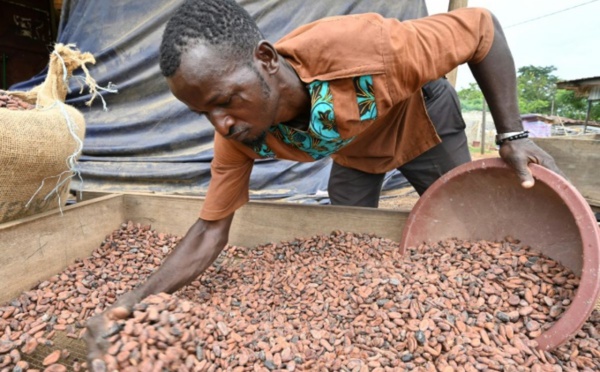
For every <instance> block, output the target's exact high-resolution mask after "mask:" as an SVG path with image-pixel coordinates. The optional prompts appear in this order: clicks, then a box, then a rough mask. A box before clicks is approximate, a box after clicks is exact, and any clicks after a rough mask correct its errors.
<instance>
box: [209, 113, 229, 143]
mask: <svg viewBox="0 0 600 372" xmlns="http://www.w3.org/2000/svg"><path fill="white" fill-rule="evenodd" d="M208 119H209V120H210V122H211V123H212V125H213V126H214V127H215V130H216V131H217V132H219V134H220V135H222V136H224V137H226V136H228V135H229V134H231V131H232V128H233V126H234V124H235V120H234V119H233V117H231V115H227V113H225V112H219V111H216V112H211V113H209V115H208Z"/></svg>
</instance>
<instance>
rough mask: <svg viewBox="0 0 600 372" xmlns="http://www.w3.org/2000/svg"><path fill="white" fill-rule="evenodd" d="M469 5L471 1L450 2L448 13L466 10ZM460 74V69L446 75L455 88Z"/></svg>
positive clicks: (453, 0)
mask: <svg viewBox="0 0 600 372" xmlns="http://www.w3.org/2000/svg"><path fill="white" fill-rule="evenodd" d="M468 5H469V0H450V1H449V2H448V11H451V10H454V9H458V8H466V7H467V6H468ZM457 74H458V68H455V69H454V70H452V71H450V72H449V73H448V74H446V78H447V79H448V81H449V82H450V84H452V86H453V87H456V76H457Z"/></svg>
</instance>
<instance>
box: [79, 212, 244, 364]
mask: <svg viewBox="0 0 600 372" xmlns="http://www.w3.org/2000/svg"><path fill="white" fill-rule="evenodd" d="M232 220H233V213H232V214H231V215H229V216H228V217H226V218H223V219H221V220H217V221H205V220H202V219H198V221H196V223H195V224H194V225H193V226H192V227H191V228H190V229H189V230H188V232H187V233H186V235H185V236H184V238H183V239H182V240H181V242H179V244H178V245H177V247H175V249H174V250H173V251H172V252H171V254H170V255H169V256H168V257H167V258H166V259H165V261H164V262H163V263H162V265H161V266H160V267H159V268H158V269H157V270H156V272H154V273H153V274H152V275H151V276H150V278H148V280H147V281H146V282H145V283H143V284H142V285H140V286H139V287H137V288H136V289H134V290H133V291H131V292H129V293H127V294H125V295H123V296H122V297H120V298H119V299H118V300H117V301H116V302H115V304H113V305H112V306H111V307H110V308H108V309H107V310H106V311H104V312H103V313H102V314H100V315H96V316H94V317H92V318H90V319H89V320H88V322H87V329H86V333H85V341H86V343H87V347H88V369H89V370H91V371H102V370H106V366H105V365H104V362H103V361H102V356H103V355H104V353H105V352H106V348H107V343H106V337H107V336H108V335H110V333H111V332H112V331H114V330H113V329H111V326H110V325H111V322H113V321H115V320H118V319H124V318H127V317H128V316H129V315H130V314H131V312H132V310H133V307H134V306H135V305H136V304H137V303H138V302H140V301H142V300H143V299H144V298H146V297H147V296H149V295H151V294H157V293H161V292H166V293H173V292H175V291H177V290H178V289H180V288H181V287H183V286H185V285H186V284H189V283H190V282H192V281H193V280H194V279H196V278H197V277H198V276H199V275H200V274H202V273H203V272H204V271H205V270H206V269H207V268H208V267H210V265H212V263H213V262H214V261H215V260H216V259H217V257H218V256H219V254H220V253H221V251H222V250H223V248H225V245H226V244H227V240H228V237H229V228H230V227H231V221H232Z"/></svg>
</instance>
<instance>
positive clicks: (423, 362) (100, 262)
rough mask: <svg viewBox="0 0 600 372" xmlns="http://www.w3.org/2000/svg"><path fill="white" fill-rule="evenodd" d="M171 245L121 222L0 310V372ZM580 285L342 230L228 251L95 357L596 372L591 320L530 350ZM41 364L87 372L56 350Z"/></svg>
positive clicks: (245, 367) (509, 248)
mask: <svg viewBox="0 0 600 372" xmlns="http://www.w3.org/2000/svg"><path fill="white" fill-rule="evenodd" d="M179 239H180V238H179V237H176V236H171V235H165V234H160V233H157V232H156V231H153V230H152V229H151V228H150V226H143V225H140V224H134V223H131V222H129V223H127V224H123V225H122V226H121V229H119V230H117V231H115V232H113V233H112V234H111V235H110V236H108V237H107V239H106V240H105V241H104V242H103V243H102V244H101V246H100V247H99V248H98V249H97V250H96V251H94V253H93V254H92V256H91V257H89V258H86V259H84V260H80V261H78V262H76V263H75V264H73V265H71V266H70V267H68V268H67V269H66V270H65V271H64V272H63V273H61V274H59V275H56V276H54V277H52V278H49V279H48V280H47V281H44V282H42V283H40V284H39V285H38V286H36V287H35V288H34V289H32V290H30V291H27V292H24V293H23V294H22V295H21V296H20V297H18V298H17V299H15V300H13V301H12V302H11V303H10V304H8V306H4V307H0V371H2V372H3V371H4V370H6V371H13V370H15V368H21V370H26V366H24V365H23V364H21V365H20V367H19V366H18V365H17V363H20V362H22V360H21V359H22V358H21V354H23V353H24V354H29V353H32V352H33V351H34V350H35V346H36V345H39V344H44V345H48V344H51V343H52V337H53V335H54V334H55V332H57V331H63V332H66V333H67V335H68V336H69V337H73V338H78V337H80V336H81V335H82V332H83V330H84V324H85V321H86V319H87V318H89V317H90V316H92V315H94V314H97V313H100V312H101V311H102V310H103V309H104V308H106V307H107V306H110V304H111V303H113V302H114V300H115V299H116V298H117V297H118V296H120V295H121V294H123V293H125V292H127V291H129V290H131V289H132V288H133V287H134V286H136V285H137V284H139V283H140V282H142V281H144V280H145V278H146V277H147V276H148V275H149V274H151V272H152V271H154V270H155V269H156V268H157V267H158V266H159V265H160V263H161V262H162V260H163V259H164V257H165V255H166V254H168V253H169V252H170V250H171V249H173V248H174V247H175V246H176V244H177V242H178V241H179ZM577 286H578V278H577V277H576V276H575V275H573V274H572V273H571V272H570V271H569V270H567V269H565V268H564V267H562V266H561V265H559V264H557V263H556V262H554V261H552V260H550V259H548V258H546V257H543V256H542V255H540V254H539V253H537V252H535V251H532V250H530V249H529V248H528V247H523V246H520V245H519V244H518V241H515V240H513V239H511V238H507V239H506V240H505V241H503V242H486V241H471V242H467V241H458V240H448V241H445V242H440V243H439V244H434V245H431V246H427V245H421V246H419V247H417V248H416V249H413V250H411V251H409V252H406V254H405V255H404V256H401V255H400V252H399V249H398V245H397V243H395V242H392V241H390V240H387V239H382V238H379V237H376V236H373V235H368V234H354V233H347V232H340V231H335V232H332V233H331V234H330V235H319V236H313V237H308V238H304V239H297V240H293V241H289V242H279V243H272V244H265V245H261V246H257V247H253V248H247V247H240V246H228V247H227V248H226V250H225V251H224V252H223V253H222V255H221V256H220V257H219V259H218V260H217V262H216V263H215V264H214V265H213V266H212V267H211V268H210V269H209V270H207V271H206V272H205V273H204V274H203V275H201V276H200V277H199V278H198V279H197V280H196V281H194V282H192V283H191V284H190V285H188V286H186V287H184V288H183V289H182V290H180V291H178V292H176V293H174V294H173V295H167V294H159V295H155V296H150V297H148V298H147V299H145V300H144V301H143V302H142V303H140V304H138V305H137V306H136V307H135V309H134V312H133V314H132V317H131V318H129V319H127V320H122V321H119V322H117V324H116V326H118V327H119V328H118V329H120V331H119V332H118V333H117V334H115V335H114V336H112V337H110V338H109V340H108V341H109V342H110V347H109V349H108V350H107V354H106V356H105V360H106V362H107V364H108V367H109V370H113V369H116V370H120V371H136V370H149V371H152V370H156V371H161V370H170V371H272V370H280V371H281V370H283V371H286V370H287V371H294V370H315V371H325V370H328V371H401V370H422V371H448V372H449V371H481V370H503V371H530V370H531V371H594V370H598V369H599V368H600V345H599V343H600V332H599V331H600V328H599V327H600V314H599V313H598V312H597V311H595V312H594V313H592V316H591V317H590V319H589V320H588V321H587V322H586V323H585V324H584V326H583V327H582V329H581V331H580V332H578V333H577V334H576V335H575V336H574V337H573V339H572V340H570V341H569V342H568V343H567V344H565V345H563V346H561V347H560V348H558V349H557V350H555V351H553V352H540V351H539V350H537V348H536V343H535V341H534V338H535V337H537V336H539V335H540V334H541V333H542V332H543V331H544V330H545V329H548V328H549V327H550V326H551V325H552V324H553V323H554V322H555V321H556V320H557V319H558V318H560V316H561V315H562V313H563V311H564V310H565V309H566V308H567V307H568V306H569V305H570V299H571V298H572V297H573V296H574V293H575V291H576V290H577ZM45 364H46V366H47V368H48V370H60V369H57V368H61V367H63V365H64V366H69V367H72V368H73V370H80V369H83V368H85V362H84V361H81V360H71V359H70V357H69V353H68V351H67V350H58V351H55V352H54V354H53V355H48V356H47V361H45ZM3 368H4V369H3ZM52 368H54V369H52Z"/></svg>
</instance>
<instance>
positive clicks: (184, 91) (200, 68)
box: [160, 0, 279, 145]
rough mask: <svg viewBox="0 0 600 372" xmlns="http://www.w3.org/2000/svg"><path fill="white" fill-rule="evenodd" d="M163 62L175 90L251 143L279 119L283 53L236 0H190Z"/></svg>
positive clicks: (221, 128)
mask: <svg viewBox="0 0 600 372" xmlns="http://www.w3.org/2000/svg"><path fill="white" fill-rule="evenodd" d="M160 68H161V71H162V73H163V75H164V76H165V77H166V78H167V82H168V84H169V88H170V89H171V91H172V92H173V94H174V95H175V96H176V97H177V98H178V99H179V100H180V101H182V102H183V103H185V104H186V105H187V106H188V107H189V108H190V109H191V110H192V111H195V112H198V113H201V114H204V115H206V116H207V118H208V119H209V120H210V122H211V123H212V124H213V126H214V127H215V129H216V130H217V131H218V132H219V133H221V134H222V135H224V136H227V137H229V138H233V139H236V140H239V141H242V142H245V143H247V144H250V145H252V144H254V142H255V141H260V140H262V138H263V137H264V133H265V131H266V130H267V129H268V128H269V127H270V126H271V125H274V124H277V123H276V122H275V121H276V120H277V116H278V115H277V106H278V104H277V101H278V99H279V96H278V92H277V82H276V79H275V78H274V75H275V74H276V73H277V72H278V70H279V57H278V55H277V52H276V51H275V49H274V47H273V46H272V45H271V44H270V43H268V42H266V41H264V40H263V36H262V33H261V32H260V30H259V29H258V26H257V25H256V23H255V22H254V20H253V19H252V17H250V15H249V14H248V13H247V12H246V11H245V10H244V9H243V8H242V7H240V6H239V5H238V4H237V3H236V2H235V1H234V0H187V1H185V2H184V3H183V4H182V5H181V6H180V7H179V8H178V9H177V10H176V12H175V14H174V15H173V17H172V18H171V19H170V20H169V22H168V23H167V26H166V28H165V31H164V34H163V39H162V43H161V46H160Z"/></svg>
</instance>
